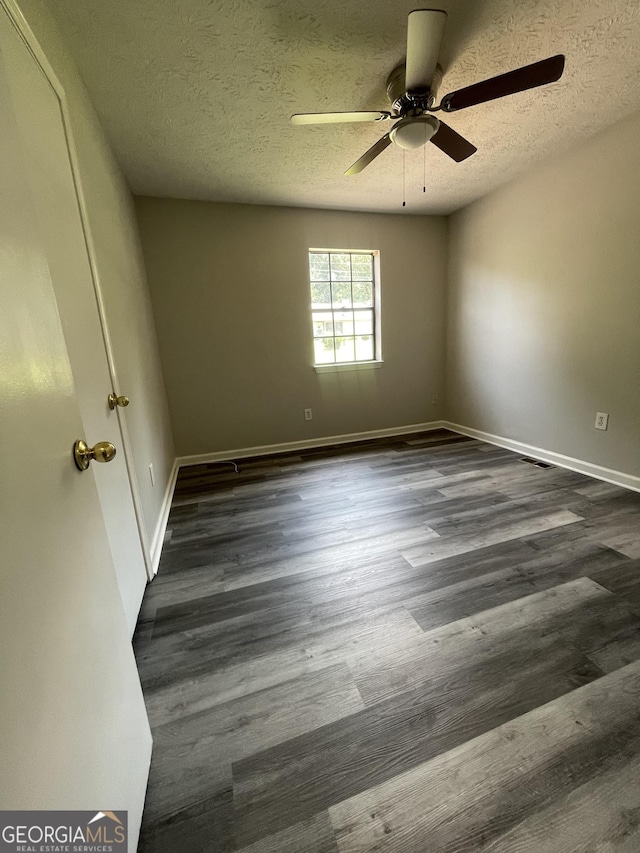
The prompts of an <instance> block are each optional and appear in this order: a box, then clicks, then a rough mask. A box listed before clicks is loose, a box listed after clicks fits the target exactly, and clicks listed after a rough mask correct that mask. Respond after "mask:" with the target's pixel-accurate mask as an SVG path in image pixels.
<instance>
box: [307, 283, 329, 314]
mask: <svg viewBox="0 0 640 853" xmlns="http://www.w3.org/2000/svg"><path fill="white" fill-rule="evenodd" d="M311 305H312V307H313V308H331V285H330V284H329V282H326V284H325V283H324V282H317V281H312V282H311Z"/></svg>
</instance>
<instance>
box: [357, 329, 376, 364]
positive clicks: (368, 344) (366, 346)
mask: <svg viewBox="0 0 640 853" xmlns="http://www.w3.org/2000/svg"><path fill="white" fill-rule="evenodd" d="M356 359H357V360H358V361H373V335H361V336H359V337H357V338H356Z"/></svg>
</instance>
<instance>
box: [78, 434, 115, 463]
mask: <svg viewBox="0 0 640 853" xmlns="http://www.w3.org/2000/svg"><path fill="white" fill-rule="evenodd" d="M115 455H116V449H115V447H114V446H113V444H111V442H110V441H99V442H98V443H97V444H94V446H93V447H89V445H88V444H87V443H86V441H83V440H82V439H81V438H80V439H78V441H76V443H75V444H74V445H73V458H74V460H75V463H76V467H77V468H78V469H79V470H80V471H86V470H87V468H88V467H89V464H90V462H91V460H92V459H93V460H94V461H95V462H111V460H112V459H113V457H114V456H115Z"/></svg>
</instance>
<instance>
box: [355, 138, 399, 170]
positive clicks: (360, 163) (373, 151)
mask: <svg viewBox="0 0 640 853" xmlns="http://www.w3.org/2000/svg"><path fill="white" fill-rule="evenodd" d="M390 145H391V139H390V138H389V134H388V133H385V135H384V136H381V137H380V139H379V140H378V141H377V142H376V143H375V144H374V145H372V146H371V148H370V149H369V150H368V151H365V152H364V154H363V155H362V157H360V159H359V160H356V162H355V163H354V164H353V166H349V168H348V169H347V171H346V172H345V175H357V174H358V172H361V171H362V170H363V169H365V168H366V167H367V166H368V165H369V163H371V162H372V161H373V160H375V159H376V157H377V156H378V154H382V152H383V151H384V149H385V148H388V147H389V146H390Z"/></svg>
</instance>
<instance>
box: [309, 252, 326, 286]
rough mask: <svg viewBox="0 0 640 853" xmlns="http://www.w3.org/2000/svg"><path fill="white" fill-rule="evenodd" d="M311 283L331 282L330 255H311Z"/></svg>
mask: <svg viewBox="0 0 640 853" xmlns="http://www.w3.org/2000/svg"><path fill="white" fill-rule="evenodd" d="M309 277H310V279H311V281H329V255H328V254H327V255H322V254H309Z"/></svg>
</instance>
